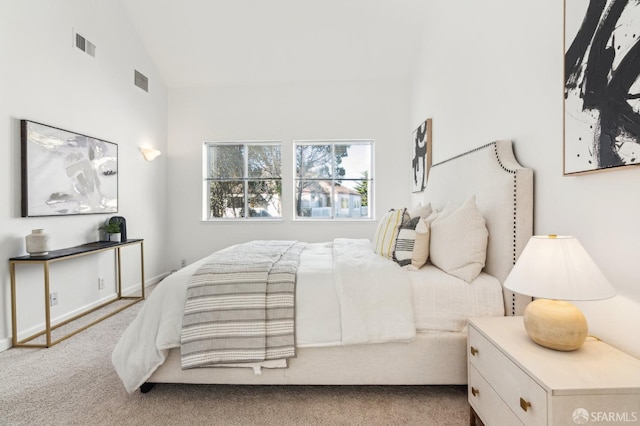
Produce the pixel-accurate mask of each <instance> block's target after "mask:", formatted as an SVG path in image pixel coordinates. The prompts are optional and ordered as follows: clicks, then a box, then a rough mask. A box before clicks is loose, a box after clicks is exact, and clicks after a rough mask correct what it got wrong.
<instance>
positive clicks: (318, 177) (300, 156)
mask: <svg viewBox="0 0 640 426" xmlns="http://www.w3.org/2000/svg"><path fill="white" fill-rule="evenodd" d="M294 149H295V153H294V155H295V167H296V175H295V184H294V191H295V194H294V206H295V218H296V219H310V220H313V219H338V220H358V219H360V220H361V219H372V218H373V216H372V215H373V196H372V194H373V190H372V189H373V141H372V140H339V141H294Z"/></svg>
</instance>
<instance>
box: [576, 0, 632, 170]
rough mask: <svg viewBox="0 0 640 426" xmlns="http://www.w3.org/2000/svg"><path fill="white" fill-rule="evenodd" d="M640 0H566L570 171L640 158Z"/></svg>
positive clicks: (625, 163)
mask: <svg viewBox="0 0 640 426" xmlns="http://www.w3.org/2000/svg"><path fill="white" fill-rule="evenodd" d="M639 4H640V2H638V1H636V0H631V1H630V0H590V1H587V0H565V48H566V50H565V75H564V97H565V99H564V174H574V173H583V172H590V171H596V170H605V169H612V168H617V167H622V166H629V165H635V164H640V82H639V81H638V76H639V74H640V43H639V40H640V5H639Z"/></svg>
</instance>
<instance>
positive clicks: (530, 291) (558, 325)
mask: <svg viewBox="0 0 640 426" xmlns="http://www.w3.org/2000/svg"><path fill="white" fill-rule="evenodd" d="M504 287H505V288H507V289H509V290H511V291H514V292H516V293H520V294H524V295H527V296H532V297H534V298H536V300H534V301H533V302H531V303H529V304H528V305H527V307H526V308H525V311H524V327H525V329H526V330H527V333H528V334H529V337H530V338H531V340H533V341H534V342H536V343H537V344H539V345H541V346H544V347H546V348H550V349H555V350H559V351H573V350H576V349H578V348H579V347H580V346H582V344H583V343H584V341H585V339H586V338H587V330H588V329H587V320H586V319H585V317H584V315H583V314H582V312H581V311H580V309H578V307H576V306H575V305H573V304H572V303H569V302H567V300H600V299H607V298H609V297H613V296H614V295H615V293H616V291H615V289H614V288H613V287H612V286H611V283H609V281H608V280H607V279H606V278H605V276H604V275H603V274H602V272H601V271H600V269H599V268H598V266H597V265H596V264H595V263H594V261H593V259H591V257H590V256H589V254H588V253H587V252H586V250H585V249H584V248H583V247H582V245H581V244H580V242H579V241H578V239H577V238H575V237H570V236H556V235H546V236H538V235H535V236H533V237H531V238H530V239H529V242H528V243H527V245H526V246H525V248H524V250H523V251H522V253H521V254H520V257H519V259H518V261H517V262H516V264H515V265H514V267H513V269H512V270H511V273H510V274H509V276H508V277H507V279H506V280H505V282H504Z"/></svg>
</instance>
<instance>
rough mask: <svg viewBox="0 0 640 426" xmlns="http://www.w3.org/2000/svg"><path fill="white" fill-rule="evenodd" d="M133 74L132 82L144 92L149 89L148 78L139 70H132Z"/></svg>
mask: <svg viewBox="0 0 640 426" xmlns="http://www.w3.org/2000/svg"><path fill="white" fill-rule="evenodd" d="M134 71H135V74H134V78H133V83H134V84H135V85H136V86H138V87H139V88H141V89H142V90H144V91H145V92H148V91H149V78H148V77H147V76H146V75H144V74H142V73H141V72H140V71H137V70H134Z"/></svg>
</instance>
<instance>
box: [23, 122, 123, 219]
mask: <svg viewBox="0 0 640 426" xmlns="http://www.w3.org/2000/svg"><path fill="white" fill-rule="evenodd" d="M20 129H21V132H20V133H21V166H22V217H36V216H64V215H83V214H100V213H117V212H118V145H117V144H115V143H113V142H107V141H105V140H102V139H98V138H94V137H91V136H86V135H83V134H80V133H75V132H71V131H69V130H63V129H60V128H57V127H53V126H49V125H46V124H42V123H37V122H35V121H30V120H21V123H20Z"/></svg>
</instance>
